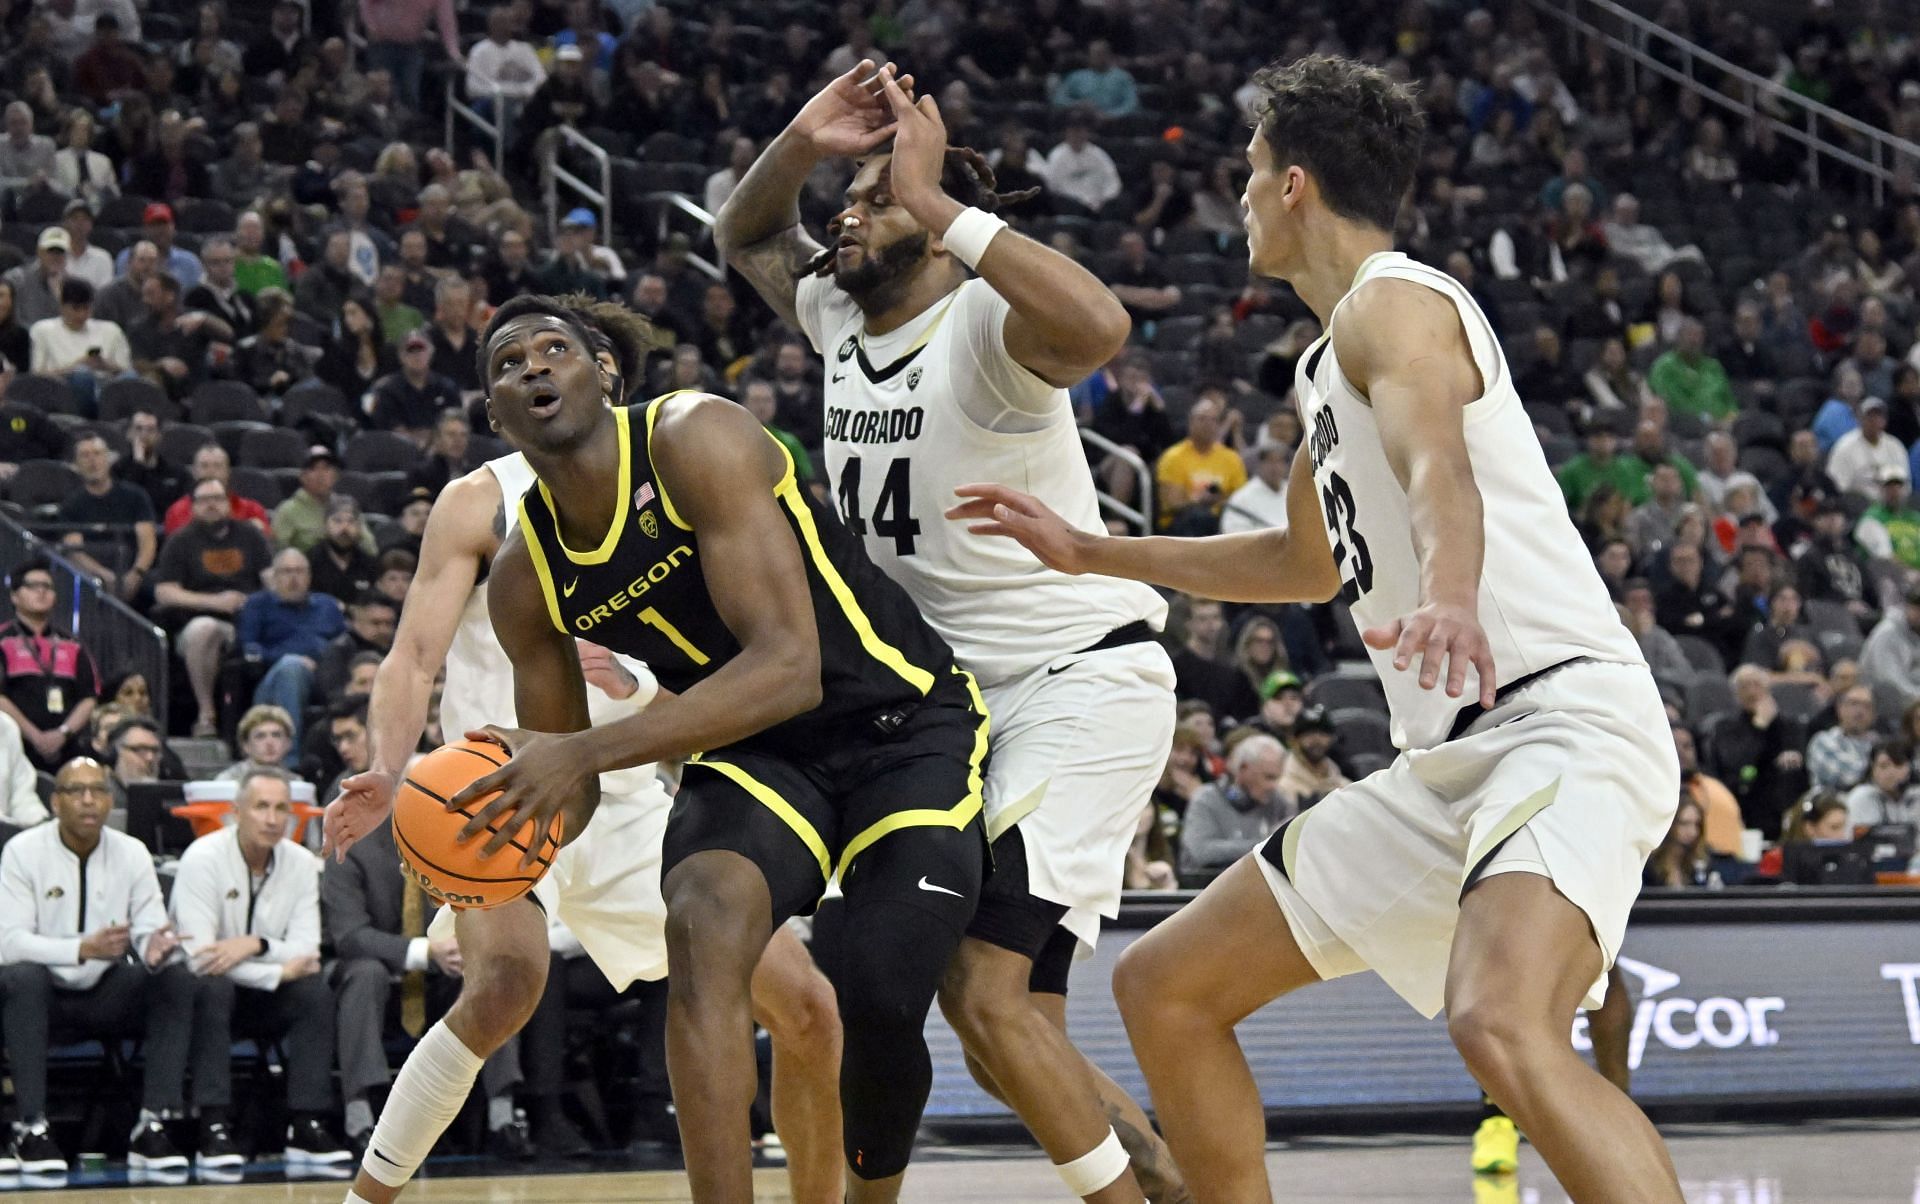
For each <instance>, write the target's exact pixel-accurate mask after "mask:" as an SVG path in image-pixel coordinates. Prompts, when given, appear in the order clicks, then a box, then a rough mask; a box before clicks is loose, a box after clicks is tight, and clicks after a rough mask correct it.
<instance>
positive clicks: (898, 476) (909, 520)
mask: <svg viewBox="0 0 1920 1204" xmlns="http://www.w3.org/2000/svg"><path fill="white" fill-rule="evenodd" d="M838 494H839V501H840V517H841V519H842V520H843V521H844V522H845V523H846V524H847V530H849V531H851V532H853V533H854V534H855V535H858V536H860V537H861V538H863V539H864V538H865V537H866V534H867V520H866V518H865V517H864V516H863V514H862V511H861V506H860V457H859V456H849V457H847V463H846V467H844V468H842V469H841V470H840V488H839V490H838ZM873 533H874V534H875V535H878V536H880V537H881V538H882V539H891V540H892V541H893V554H894V555H896V556H911V555H913V553H914V538H915V537H916V536H918V535H919V534H920V520H919V519H917V518H915V517H914V516H913V461H912V460H911V459H909V458H907V457H906V456H896V457H894V460H893V462H892V463H891V464H889V465H887V477H886V480H884V481H882V482H881V483H880V496H879V497H878V498H877V499H875V501H874V504H873Z"/></svg>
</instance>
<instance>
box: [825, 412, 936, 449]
mask: <svg viewBox="0 0 1920 1204" xmlns="http://www.w3.org/2000/svg"><path fill="white" fill-rule="evenodd" d="M926 419H927V415H926V411H925V410H923V409H921V408H920V407H919V406H910V407H908V408H907V409H904V410H852V409H848V408H847V407H845V406H828V407H827V427H826V437H827V438H829V439H837V440H840V441H841V442H844V443H900V442H904V441H911V440H914V439H918V438H919V437H920V428H921V426H922V425H924V424H925V422H926Z"/></svg>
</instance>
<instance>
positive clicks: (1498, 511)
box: [949, 56, 1681, 1204]
mask: <svg viewBox="0 0 1920 1204" xmlns="http://www.w3.org/2000/svg"><path fill="white" fill-rule="evenodd" d="M1254 82H1255V86H1256V87H1257V88H1258V89H1259V90H1260V92H1261V93H1262V95H1263V102H1262V105H1261V117H1260V122H1259V126H1258V128H1257V130H1256V132H1255V134H1254V136H1253V139H1252V141H1251V143H1250V145H1249V147H1248V157H1249V159H1250V160H1251V163H1252V166H1253V174H1252V178H1251V181H1250V182H1249V183H1248V185H1247V191H1246V195H1245V197H1244V198H1243V201H1242V204H1243V206H1244V208H1245V209H1246V210H1247V231H1248V237H1249V242H1250V250H1249V255H1250V258H1251V262H1252V268H1253V270H1254V271H1256V272H1258V273H1260V274H1261V275H1265V276H1273V277H1278V278H1280V279H1284V280H1286V281H1288V282H1289V283H1291V284H1292V285H1293V287H1294V289H1295V290H1296V291H1297V292H1298V293H1299V295H1300V297H1301V299H1302V300H1303V301H1305V302H1306V303H1307V305H1308V306H1309V307H1311V308H1312V309H1313V311H1314V313H1315V315H1316V316H1318V317H1319V318H1320V320H1321V323H1322V325H1323V327H1324V328H1325V329H1326V331H1327V334H1326V335H1325V336H1324V337H1323V338H1322V339H1321V340H1320V341H1319V342H1318V343H1316V344H1315V345H1314V346H1313V347H1311V348H1310V349H1309V350H1308V351H1307V353H1306V354H1305V355H1303V356H1302V357H1301V360H1300V368H1299V371H1298V380H1297V387H1298V392H1299V396H1300V402H1301V411H1302V418H1303V420H1304V424H1305V430H1306V436H1305V440H1304V442H1303V444H1302V446H1301V448H1300V450H1299V452H1298V454H1297V456H1296V458H1295V463H1294V472H1293V477H1292V482H1291V485H1290V488H1289V495H1288V513H1289V515H1290V521H1289V524H1288V526H1287V527H1286V528H1285V529H1284V530H1276V531H1260V532H1252V533H1246V534H1239V535H1223V536H1216V537H1212V538H1208V539H1152V538H1150V539H1115V538H1111V537H1106V536H1098V535H1088V534H1085V533H1083V532H1080V531H1077V530H1075V529H1074V528H1072V527H1070V526H1069V525H1068V524H1066V523H1064V522H1063V521H1061V519H1060V518H1059V517H1058V516H1056V515H1054V514H1052V513H1051V512H1050V511H1049V510H1048V509H1047V508H1046V507H1045V506H1044V505H1042V504H1040V503H1039V502H1038V501H1036V500H1035V499H1033V498H1031V497H1029V496H1027V495H1025V494H1022V493H1019V492H1017V491H1014V490H1010V489H1007V488H1005V487H1004V486H1000V485H991V484H983V485H979V486H969V487H967V488H964V489H962V490H961V491H960V492H961V494H962V495H963V496H965V497H967V498H969V499H970V500H968V501H966V502H963V503H961V504H960V505H958V506H956V507H954V508H953V510H951V511H950V512H949V514H950V516H951V517H954V518H956V519H961V520H968V521H969V522H970V529H972V530H974V531H976V532H980V533H990V534H1002V535H1008V536H1011V537H1013V538H1015V539H1017V540H1019V541H1020V542H1021V543H1023V544H1024V545H1026V546H1027V547H1028V548H1030V549H1032V550H1033V551H1035V552H1036V553H1037V554H1038V555H1039V556H1040V558H1041V559H1042V560H1044V561H1046V562H1047V563H1049V564H1051V565H1053V566H1055V567H1057V568H1060V569H1062V570H1064V571H1067V572H1076V573H1102V574H1107V575H1112V576H1119V577H1130V578H1134V579H1138V580H1146V581H1154V582H1158V583H1161V584H1164V585H1170V586H1173V587H1176V588H1178V589H1182V590H1186V591H1188V592H1190V593H1194V594H1197V595H1200V596H1202V597H1210V598H1223V599H1228V600H1240V601H1250V602H1251V601H1299V602H1321V601H1325V600H1326V599H1328V598H1329V597H1331V596H1332V595H1334V594H1335V593H1336V592H1338V593H1340V594H1342V595H1344V597H1345V598H1346V600H1347V602H1348V604H1349V605H1350V606H1351V607H1352V610H1353V614H1354V618H1355V620H1356V621H1357V622H1358V623H1359V625H1360V626H1361V628H1362V629H1363V635H1364V638H1365V640H1366V642H1367V645H1368V648H1369V650H1370V652H1371V655H1372V657H1373V661H1374V664H1375V667H1376V668H1377V669H1378V670H1379V673H1380V676H1381V678H1382V680H1383V681H1384V683H1385V686H1386V691H1387V699H1388V705H1389V707H1390V708H1391V711H1392V719H1393V733H1394V739H1395V741H1396V743H1397V744H1398V745H1399V747H1400V748H1401V749H1402V753H1401V755H1400V757H1399V758H1398V759H1397V760H1395V761H1394V763H1393V764H1392V765H1390V766H1389V767H1387V768H1386V769H1383V770H1381V771H1380V772H1378V773H1376V774H1373V775H1372V776H1371V777H1368V778H1367V779H1365V780H1364V781H1361V782H1358V783H1355V784H1354V785H1352V786H1348V787H1345V788H1343V789H1340V790H1337V791H1335V792H1333V793H1332V794H1330V795H1328V796H1327V797H1326V798H1325V799H1324V800H1322V801H1321V802H1320V804H1319V805H1318V806H1316V807H1314V808H1313V809H1312V810H1310V811H1306V812H1303V813H1302V814H1301V815H1300V816H1299V817H1298V818H1296V819H1294V820H1293V821H1291V822H1290V823H1288V824H1286V825H1285V826H1284V827H1282V828H1281V829H1280V830H1279V831H1278V832H1277V833H1275V834H1274V837H1273V838H1272V839H1271V840H1269V841H1268V842H1267V843H1266V844H1265V845H1263V846H1262V847H1261V848H1260V849H1258V850H1256V851H1255V852H1254V853H1252V854H1250V855H1249V856H1248V857H1247V858H1246V859H1245V860H1244V861H1242V862H1240V863H1239V864H1237V865H1235V866H1234V867H1233V868H1232V869H1230V870H1229V871H1228V872H1227V873H1226V874H1225V875H1223V876H1222V877H1221V878H1220V879H1219V880H1218V881H1217V882H1215V883H1214V884H1213V885H1212V886H1210V887H1209V888H1208V889H1207V890H1206V891H1205V892H1203V893H1202V894H1201V896H1200V898H1199V899H1198V900H1196V901H1195V902H1194V903H1193V904H1191V905H1189V906H1188V907H1186V908H1184V909H1182V910H1181V911H1180V912H1179V913H1178V914H1177V915H1176V916H1175V917H1174V918H1173V919H1171V920H1169V921H1167V922H1166V923H1164V924H1161V925H1160V926H1159V927H1157V928H1155V929H1154V930H1153V931H1152V932H1151V933H1149V934H1148V935H1147V936H1146V937H1144V938H1142V939H1141V940H1140V941H1139V942H1138V943H1137V944H1135V945H1134V946H1132V947H1131V948H1130V949H1128V950H1127V953H1126V955H1125V956H1123V957H1122V959H1121V962H1120V966H1119V969H1118V970H1117V971H1116V973H1115V978H1114V990H1115V995H1116V997H1117V999H1118V1001H1119V1003H1120V1008H1121V1013H1122V1016H1123V1017H1124V1018H1125V1020H1126V1023H1127V1031H1128V1034H1129V1036H1130V1037H1131V1038H1132V1041H1133V1045H1134V1050H1135V1052H1136V1054H1137V1055H1138V1056H1139V1059H1140V1065H1141V1067H1142V1069H1143V1070H1144V1071H1145V1072H1146V1076H1147V1082H1148V1085H1149V1087H1150V1088H1151V1090H1152V1093H1153V1100H1154V1104H1155V1106H1156V1110H1157V1114H1158V1116H1159V1119H1160V1122H1161V1124H1162V1125H1163V1126H1164V1127H1165V1129H1166V1133H1167V1139H1168V1142H1169V1144H1170V1145H1171V1146H1172V1147H1173V1151H1174V1154H1175V1156H1176V1157H1178V1159H1179V1160H1180V1165H1181V1167H1182V1168H1183V1169H1184V1170H1185V1171H1186V1173H1187V1176H1188V1179H1189V1181H1190V1183H1191V1184H1192V1185H1193V1188H1194V1194H1195V1196H1196V1197H1197V1198H1199V1199H1203V1200H1254V1199H1259V1200H1266V1199H1270V1198H1271V1195H1270V1191H1269V1187H1268V1184H1267V1176H1266V1170H1265V1167H1264V1164H1263V1157H1262V1155H1263V1147H1264V1144H1265V1124H1264V1121H1263V1117H1262V1112H1261V1107H1260V1096H1259V1092H1258V1090H1257V1088H1256V1086H1255V1084H1254V1081H1253V1076H1252V1074H1251V1072H1250V1071H1249V1069H1248V1067H1247V1063H1246V1060H1245V1058H1244V1057H1243V1056H1242V1055H1241V1053H1240V1049H1239V1047H1238V1045H1237V1044H1236V1043H1235V1041H1234V1037H1233V1026H1234V1024H1235V1023H1237V1022H1238V1021H1239V1020H1240V1019H1242V1018H1243V1017H1245V1016H1246V1015H1248V1014H1249V1013H1251V1012H1253V1011H1254V1010H1255V1009H1257V1008H1259V1007H1261V1006H1263V1005H1265V1004H1266V1003H1267V1002H1269V1001H1270V1000H1272V999H1274V998H1275V997H1277V996H1279V995H1283V994H1285V993H1287V992H1289V991H1293V990H1297V989H1298V988H1300V987H1304V986H1307V985H1308V984H1310V983H1313V982H1316V981H1318V980H1320V979H1325V978H1333V977H1336V976H1339V975H1343V974H1352V973H1356V972H1358V971H1360V970H1364V969H1371V970H1374V971H1375V972H1377V973H1378V974H1379V975H1380V976H1381V977H1382V978H1383V979H1385V980H1386V982H1387V983H1388V985H1390V986H1391V987H1393V989H1394V990H1395V991H1397V992H1398V993H1399V994H1400V995H1401V996H1402V997H1403V998H1405V999H1406V1000H1407V1001H1408V1002H1409V1003H1411V1004H1412V1005H1413V1006H1414V1007H1416V1008H1418V1009H1419V1010H1420V1011H1421V1012H1423V1013H1425V1014H1427V1015H1433V1014H1435V1013H1437V1012H1438V1011H1439V1010H1440V1009H1441V1008H1442V1007H1443V1006H1444V1007H1445V1009H1446V1011H1447V1024H1448V1030H1449V1032H1450V1034H1451V1035H1452V1037H1453V1039H1454V1043H1455V1044H1456V1045H1457V1046H1458V1047H1459V1049H1460V1052H1461V1054H1462V1056H1463V1057H1464V1058H1465V1059H1466V1062H1467V1065H1468V1068H1469V1069H1471V1070H1472V1071H1473V1073H1474V1076H1475V1077H1476V1078H1477V1079H1478V1080H1479V1081H1480V1083H1481V1085H1482V1086H1483V1087H1485V1088H1486V1090H1487V1091H1488V1093H1489V1094H1490V1095H1491V1096H1492V1097H1493V1098H1494V1099H1495V1100H1496V1101H1498V1102H1499V1104H1500V1105H1501V1106H1502V1107H1503V1108H1504V1109H1505V1110H1506V1111H1507V1113H1508V1114H1509V1115H1510V1116H1512V1117H1513V1119H1514V1120H1515V1121H1516V1122H1517V1123H1518V1124H1519V1126H1520V1128H1521V1129H1522V1130H1523V1131H1524V1132H1525V1133H1526V1134H1527V1136H1528V1137H1529V1138H1530V1139H1531V1140H1532V1142H1533V1144H1534V1146H1535V1147H1536V1148H1537V1149H1539V1151H1540V1152H1541V1154H1542V1156H1543V1157H1544V1158H1545V1159H1546V1162H1547V1165H1548V1166H1549V1167H1550V1168H1552V1170H1553V1172H1554V1173H1555V1174H1556V1175H1557V1176H1559V1178H1560V1181H1561V1183H1562V1184H1563V1185H1564V1186H1565V1187H1566V1188H1567V1190H1568V1192H1569V1194H1570V1195H1571V1196H1572V1197H1573V1198H1574V1199H1576V1200H1581V1201H1600V1200H1609V1201H1610V1200H1620V1201H1628V1200H1631V1201H1637V1202H1646V1201H1657V1202H1662V1204H1678V1202H1679V1201H1680V1199H1681V1195H1680V1189H1679V1185H1678V1182H1677V1181H1676V1179H1675V1176H1674V1171H1673V1166H1672V1163H1671V1162H1670V1161H1669V1159H1668V1157H1667V1154H1666V1150H1665V1148H1664V1147H1663V1146H1662V1144H1661V1142H1660V1138H1659V1135H1658V1134H1657V1133H1655V1132H1654V1130H1653V1127H1652V1126H1651V1125H1650V1124H1648V1122H1647V1119H1646V1117H1645V1116H1643V1115H1642V1114H1641V1113H1640V1111H1639V1110H1638V1109H1637V1108H1635V1107H1634V1106H1633V1103H1632V1101H1630V1100H1629V1099H1628V1098H1627V1097H1626V1096H1625V1095H1624V1094H1622V1093H1621V1092H1620V1091H1619V1090H1617V1089H1616V1088H1614V1087H1613V1086H1611V1085H1610V1084H1608V1083H1607V1082H1606V1081H1605V1080H1604V1079H1602V1078H1601V1077H1600V1076H1599V1075H1597V1074H1595V1073H1594V1072H1593V1070H1591V1069H1590V1068H1589V1067H1588V1066H1587V1064H1586V1063H1585V1062H1583V1061H1582V1060H1581V1059H1580V1058H1579V1057H1578V1056H1577V1055H1576V1054H1574V1052H1573V1051H1572V1049H1571V1047H1570V1045H1569V1043H1568V1040H1567V1034H1568V1032H1569V1029H1570V1026H1571V1025H1572V1022H1573V1019H1574V1014H1575V1012H1576V1010H1577V1009H1578V1008H1579V1007H1580V1006H1581V1004H1582V1003H1583V1001H1585V1002H1589V1003H1597V1002H1598V996H1599V994H1600V993H1601V992H1602V991H1603V990H1604V984H1605V981H1606V979H1605V972H1606V969H1607V967H1608V966H1610V965H1611V964H1612V962H1613V959H1614V956H1615V954H1616V953H1617V952H1618V950H1619V947H1620V938H1621V934H1622V932H1623V931H1624V929H1625V926H1626V921H1627V911H1628V908H1629V907H1630V906H1631V905H1632V903H1633V900H1634V898H1635V896H1636V895H1637V894H1638V893H1639V888H1640V872H1641V867H1642V865H1643V863H1644V862H1645V860H1646V857H1647V855H1648V853H1649V852H1650V851H1651V850H1652V849H1653V847H1654V846H1655V845H1656V844H1657V843H1658V842H1659V840H1660V838H1661V837H1662V835H1663V834H1664V833H1665V832H1666V829H1667V824H1668V821H1669V819H1670V818H1671V816H1672V814H1673V811H1674V807H1675V802H1676V800H1677V798H1678V790H1679V767H1678V764H1677V762H1676V760H1675V757H1674V752H1673V743H1672V740H1671V738H1670V737H1669V736H1668V735H1667V730H1666V718H1665V713H1664V710H1663V708H1662V706H1661V701H1660V696H1659V692H1658V691H1657V690H1656V689H1655V687H1654V684H1653V678H1652V675H1651V674H1650V673H1649V672H1648V670H1647V667H1646V665H1645V663H1644V662H1643V661H1642V660H1641V657H1640V653H1639V651H1638V648H1637V646H1636V645H1635V643H1634V641H1633V638H1632V636H1631V635H1629V634H1628V633H1627V631H1626V630H1625V629H1624V628H1623V627H1622V626H1621V625H1620V623H1619V621H1618V619H1617V618H1616V617H1615V614H1614V611H1613V607H1612V606H1611V604H1610V603H1609V601H1608V597H1607V593H1606V590H1605V588H1604V587H1603V586H1602V584H1601V582H1600V578H1599V575H1598V574H1597V572H1596V571H1595V570H1594V568H1593V565H1592V562H1591V560H1590V559H1589V558H1588V556H1587V554H1586V551H1585V549H1584V548H1583V547H1582V545H1581V541H1580V538H1579V536H1578V534H1577V533H1576V532H1575V530H1574V528H1573V524H1572V523H1571V521H1570V520H1569V519H1568V517H1567V513H1566V509H1565V506H1564V504H1563V503H1562V502H1561V499H1560V494H1559V491H1558V489H1557V488H1556V487H1555V483H1554V479H1553V476H1552V474H1551V473H1550V472H1549V471H1548V468H1547V464H1546V459H1545V457H1544V455H1543V453H1542V452H1541V450H1540V446H1539V443H1538V441H1537V440H1536V439H1535V437H1534V435H1533V430H1532V424H1531V423H1530V422H1529V421H1528V419H1527V417H1526V414H1525V412H1524V411H1523V410H1522V408H1521V405H1520V399H1519V397H1518V395H1517V394H1516V393H1515V391H1514V387H1513V382H1512V379H1511V377H1510V375H1509V373H1508V369H1507V364H1506V360H1505V358H1504V357H1503V356H1502V354H1501V352H1500V348H1499V346H1498V344H1497V343H1496V342H1495V339H1494V335H1493V331H1492V329H1491V328H1490V327H1489V326H1488V324H1487V320H1486V317H1485V315H1483V314H1482V313H1481V312H1480V309H1479V307H1478V306H1477V305H1475V304H1474V302H1473V299H1472V298H1471V297H1470V296H1468V295H1467V293H1466V291H1465V290H1464V289H1462V288H1461V287H1460V286H1459V285H1458V284H1456V283H1455V282H1454V281H1453V280H1452V279H1451V278H1450V277H1448V276H1446V275H1443V274H1442V273H1440V272H1438V271H1435V270H1433V269H1431V268H1428V267H1424V266H1422V265H1420V264H1417V263H1414V262H1413V261H1412V260H1410V259H1408V258H1407V257H1406V256H1404V255H1401V254H1398V253H1396V252H1394V251H1393V249H1392V247H1393V236H1392V230H1393V225H1394V218H1395V213H1396V210H1397V208H1398V205H1399V198H1400V197H1401V196H1403V195H1404V194H1405V193H1406V191H1407V188H1408V185H1409V184H1410V183H1411V182H1412V179H1413V171H1414V165H1415V163H1416V162H1417V160H1418V156H1419V150H1420V141H1421V136H1422V134H1423V132H1424V121H1423V118H1422V115H1421V111H1420V108H1419V105H1418V103H1417V102H1416V101H1415V100H1414V98H1413V97H1412V95H1411V94H1410V93H1409V92H1408V91H1407V90H1406V89H1404V88H1402V87H1400V86H1399V85H1397V84H1394V83H1393V82H1392V81H1390V80H1389V79H1388V78H1387V77H1386V75H1384V74H1383V73H1382V72H1380V71H1378V70H1376V69H1373V68H1370V67H1365V66H1362V65H1361V64H1359V63H1355V62H1352V61H1350V60H1345V59H1338V58H1328V57H1322V56H1312V57H1308V58H1304V59H1301V60H1299V61H1297V62H1295V63H1292V64H1291V65H1288V66H1285V67H1278V66H1276V67H1271V68H1268V69H1267V70H1265V71H1263V72H1262V73H1260V74H1259V75H1258V76H1256V77H1255V81H1254Z"/></svg>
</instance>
